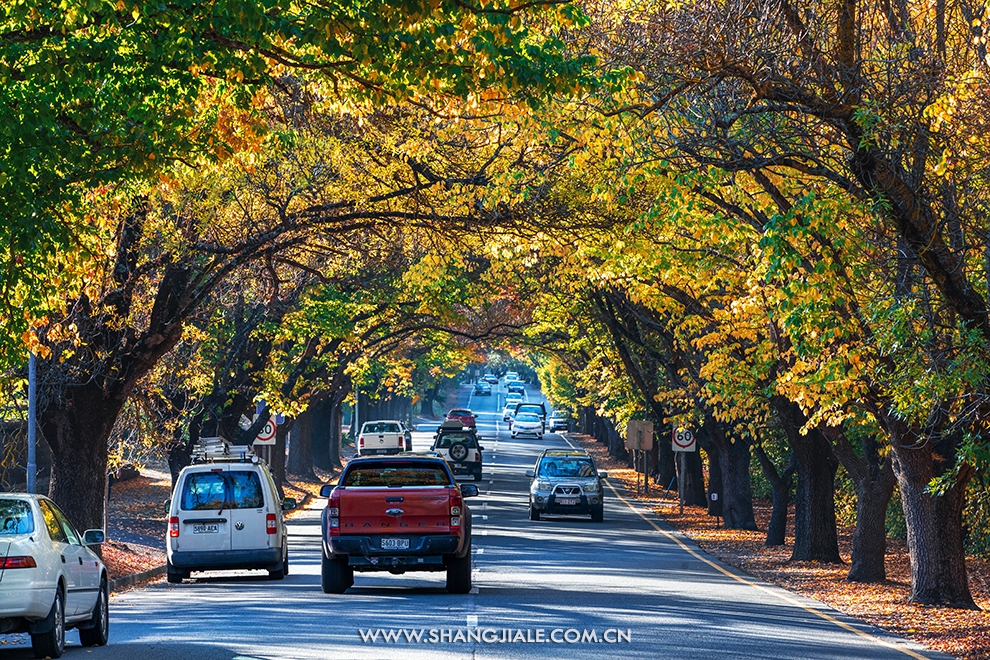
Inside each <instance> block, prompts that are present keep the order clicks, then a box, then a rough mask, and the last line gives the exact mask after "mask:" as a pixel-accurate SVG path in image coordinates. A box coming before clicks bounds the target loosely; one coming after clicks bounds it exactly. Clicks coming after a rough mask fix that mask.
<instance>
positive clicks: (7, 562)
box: [0, 555, 38, 569]
mask: <svg viewBox="0 0 990 660" xmlns="http://www.w3.org/2000/svg"><path fill="white" fill-rule="evenodd" d="M37 567H38V564H37V562H35V561H34V557H32V556H30V555H22V556H20V557H7V558H6V559H0V569H5V568H37Z"/></svg>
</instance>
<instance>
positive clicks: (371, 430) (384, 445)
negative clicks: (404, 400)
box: [357, 419, 412, 456]
mask: <svg viewBox="0 0 990 660" xmlns="http://www.w3.org/2000/svg"><path fill="white" fill-rule="evenodd" d="M357 450H358V456H365V455H367V454H398V453H399V452H403V451H412V434H411V433H410V432H409V429H407V428H406V427H405V425H404V424H403V423H402V422H400V421H398V420H394V419H387V420H377V421H374V422H365V423H364V424H362V425H361V432H360V433H359V434H358V440H357Z"/></svg>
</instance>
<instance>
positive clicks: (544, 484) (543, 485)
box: [536, 481, 553, 490]
mask: <svg viewBox="0 0 990 660" xmlns="http://www.w3.org/2000/svg"><path fill="white" fill-rule="evenodd" d="M536 490H553V484H551V483H550V482H549V481H538V482H536Z"/></svg>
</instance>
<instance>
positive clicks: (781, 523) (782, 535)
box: [753, 444, 797, 548]
mask: <svg viewBox="0 0 990 660" xmlns="http://www.w3.org/2000/svg"><path fill="white" fill-rule="evenodd" d="M753 452H754V453H755V454H756V457H757V459H759V461H760V467H761V468H763V474H764V475H765V476H766V478H767V481H769V482H770V487H771V488H772V489H773V510H772V511H771V513H770V524H769V525H768V526H767V538H766V541H765V542H764V545H765V546H767V547H771V548H772V547H775V546H780V545H784V543H785V542H786V541H787V509H788V507H789V506H790V503H791V487H793V486H794V472H795V470H797V461H796V460H795V457H794V454H793V452H792V453H791V461H790V464H789V465H788V466H787V469H785V470H784V471H783V472H777V467H776V466H775V465H774V464H773V461H771V460H770V457H769V456H767V453H766V452H765V451H764V450H763V445H761V444H756V445H753Z"/></svg>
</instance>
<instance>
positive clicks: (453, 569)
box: [447, 544, 471, 594]
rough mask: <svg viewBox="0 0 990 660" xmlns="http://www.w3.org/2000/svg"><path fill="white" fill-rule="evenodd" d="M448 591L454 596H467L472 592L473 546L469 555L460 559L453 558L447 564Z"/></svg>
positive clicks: (469, 550) (469, 547) (468, 552)
mask: <svg viewBox="0 0 990 660" xmlns="http://www.w3.org/2000/svg"><path fill="white" fill-rule="evenodd" d="M447 591H448V592H449V593H452V594H466V593H468V592H469V591H471V546H470V544H469V545H468V551H467V554H466V555H464V556H463V557H461V558H460V559H458V558H457V557H451V558H450V560H448V562H447Z"/></svg>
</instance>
